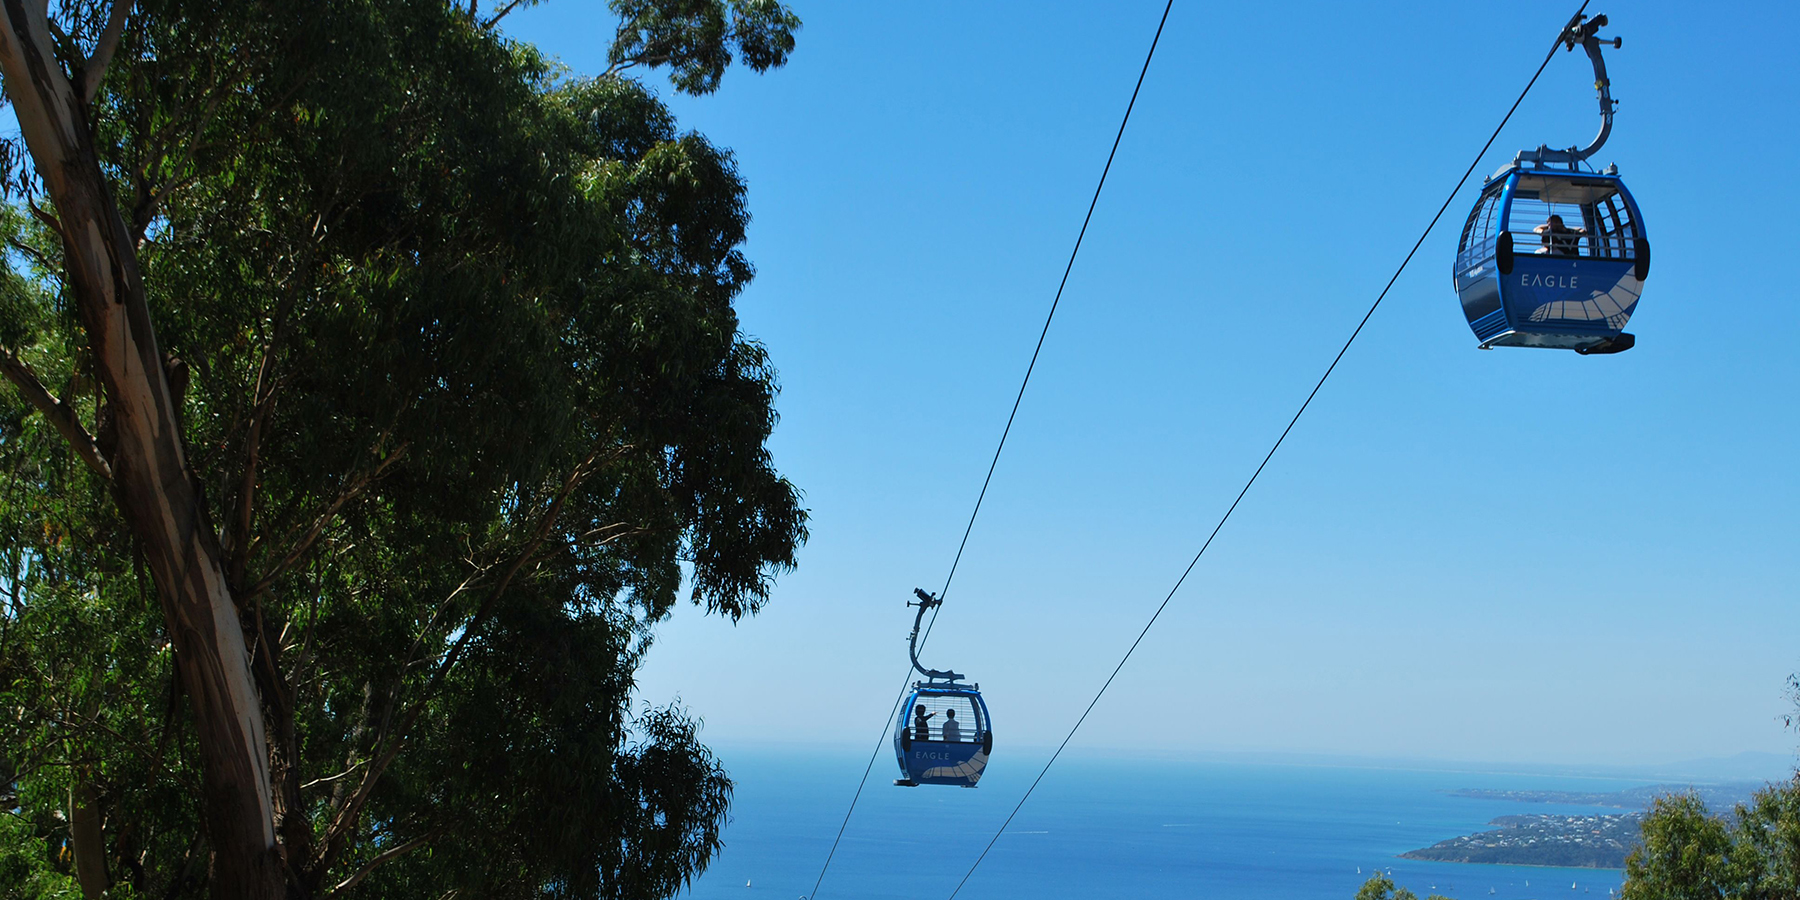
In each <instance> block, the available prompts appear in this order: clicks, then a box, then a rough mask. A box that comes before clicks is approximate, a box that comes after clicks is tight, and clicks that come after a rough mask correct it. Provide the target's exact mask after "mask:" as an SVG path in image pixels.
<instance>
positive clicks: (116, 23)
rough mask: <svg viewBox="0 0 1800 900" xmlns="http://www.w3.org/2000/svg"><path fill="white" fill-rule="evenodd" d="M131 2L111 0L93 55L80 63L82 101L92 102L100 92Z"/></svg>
mask: <svg viewBox="0 0 1800 900" xmlns="http://www.w3.org/2000/svg"><path fill="white" fill-rule="evenodd" d="M131 4H132V0H113V5H112V13H111V14H110V15H108V16H107V19H106V30H105V31H102V32H100V42H99V43H98V44H95V45H94V55H93V56H90V57H88V60H87V62H85V63H82V65H81V101H82V102H83V103H93V102H94V95H95V94H98V93H100V80H101V78H103V77H105V75H106V67H107V65H108V64H109V63H111V62H112V57H113V51H115V50H118V49H119V38H120V37H121V36H123V35H124V34H125V19H126V18H127V17H128V16H129V15H130V13H131Z"/></svg>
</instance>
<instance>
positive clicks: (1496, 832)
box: [1400, 783, 1762, 869]
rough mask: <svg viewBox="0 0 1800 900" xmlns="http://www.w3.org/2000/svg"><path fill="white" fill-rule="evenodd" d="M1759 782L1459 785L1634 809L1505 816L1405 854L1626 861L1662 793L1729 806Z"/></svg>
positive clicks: (1606, 864)
mask: <svg viewBox="0 0 1800 900" xmlns="http://www.w3.org/2000/svg"><path fill="white" fill-rule="evenodd" d="M1760 787H1762V785H1761V784H1751V783H1743V784H1728V785H1668V784H1659V785H1651V786H1648V787H1637V788H1629V789H1627V790H1623V791H1613V792H1609V793H1595V792H1576V791H1495V790H1476V789H1467V790H1457V791H1450V792H1449V793H1450V795H1451V796H1455V797H1469V798H1473V799H1478V800H1511V801H1514V802H1519V803H1557V804H1564V805H1571V806H1598V807H1607V808H1612V809H1624V810H1630V811H1629V812H1622V813H1594V814H1589V815H1567V814H1554V813H1534V814H1528V815H1511V816H1500V817H1499V818H1496V819H1493V820H1492V821H1490V822H1489V823H1488V824H1489V825H1495V826H1498V827H1496V828H1494V829H1491V830H1489V831H1483V832H1479V833H1476V834H1469V835H1463V836H1461V837H1454V838H1451V839H1449V840H1445V841H1439V842H1437V843H1435V844H1432V845H1431V846H1429V847H1422V848H1420V849H1418V850H1409V851H1407V852H1405V853H1402V854H1400V858H1402V859H1422V860H1433V861H1436V862H1459V863H1481V864H1487V865H1513V866H1562V867H1567V868H1580V869H1623V868H1624V867H1625V858H1626V857H1627V856H1629V855H1631V851H1632V850H1633V849H1634V848H1636V847H1637V845H1638V832H1639V828H1640V826H1641V825H1642V824H1643V820H1644V810H1646V809H1648V808H1649V806H1650V804H1651V803H1652V802H1653V801H1654V800H1655V799H1656V798H1658V797H1663V796H1667V795H1669V794H1679V793H1693V794H1695V795H1697V796H1699V798H1700V800H1701V802H1702V803H1705V804H1706V806H1707V807H1708V808H1709V809H1713V810H1726V809H1730V808H1732V807H1733V806H1735V805H1737V804H1738V803H1741V802H1744V801H1746V800H1748V799H1749V798H1750V794H1751V793H1752V792H1753V791H1755V790H1756V789H1758V788H1760Z"/></svg>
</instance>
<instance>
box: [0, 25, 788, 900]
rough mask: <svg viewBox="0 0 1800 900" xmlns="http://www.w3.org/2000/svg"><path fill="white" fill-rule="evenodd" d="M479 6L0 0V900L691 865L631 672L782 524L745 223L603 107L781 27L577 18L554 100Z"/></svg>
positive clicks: (719, 158)
mask: <svg viewBox="0 0 1800 900" xmlns="http://www.w3.org/2000/svg"><path fill="white" fill-rule="evenodd" d="M527 2H529V0H527ZM519 5H520V3H519V2H518V0H513V2H509V3H503V4H497V5H496V6H495V7H493V8H487V9H483V8H481V7H480V5H479V3H478V2H475V0H471V2H469V3H466V4H465V3H461V2H457V3H445V2H442V0H435V2H434V0H363V2H355V3H281V2H273V0H210V2H208V0H140V2H137V3H135V4H134V3H132V2H129V0H111V2H99V0H82V2H78V0H71V2H64V3H60V4H59V5H57V6H55V7H54V8H52V7H50V6H49V5H48V4H47V2H46V0H4V3H3V4H0V78H3V79H4V87H5V91H6V98H7V100H8V101H9V102H10V104H11V106H12V109H13V112H14V114H15V115H16V117H17V119H18V122H19V126H20V135H21V137H20V138H19V139H18V140H16V141H13V142H10V143H9V144H7V145H6V147H5V148H4V149H5V155H4V163H5V169H4V173H3V174H4V180H5V188H6V196H7V203H6V205H5V209H4V210H3V211H0V230H3V231H4V236H5V239H6V241H7V245H8V250H7V252H6V254H5V257H4V259H5V263H6V265H5V267H4V271H0V373H3V374H4V375H5V380H6V382H7V383H8V384H10V386H11V391H10V392H7V393H8V395H7V396H4V397H0V519H3V522H0V525H3V526H4V531H3V532H0V588H4V593H5V595H6V596H5V598H4V600H5V611H4V613H3V614H0V806H5V807H7V808H6V810H5V812H7V813H10V815H3V816H0V893H4V892H8V891H10V892H11V895H13V896H33V895H39V894H41V895H45V896H50V895H56V894H58V893H59V892H61V891H65V890H68V889H70V885H72V884H73V885H78V886H79V889H80V891H81V892H82V893H83V894H85V895H86V896H90V897H93V896H99V895H100V894H102V893H109V895H111V896H151V895H154V896H163V897H180V896H193V895H199V894H208V893H209V894H210V895H211V896H214V897H231V898H236V897H275V896H290V897H317V896H325V895H332V894H349V893H363V894H370V895H379V896H389V895H391V896H397V897H398V896H408V897H410V896H426V895H429V896H431V897H442V896H446V895H447V894H449V895H458V896H503V897H504V896H520V897H524V896H540V895H556V896H588V897H653V896H667V895H669V894H672V893H673V892H675V891H676V890H678V889H679V887H680V886H681V885H682V884H683V883H684V882H685V881H686V880H687V879H688V878H691V877H692V876H693V875H694V874H695V873H697V872H698V871H700V870H701V869H703V868H704V866H705V865H706V863H707V861H708V860H709V859H710V858H711V856H712V854H713V853H715V852H716V850H717V849H718V847H719V832H720V828H721V827H722V825H723V822H724V817H725V813H726V808H727V805H728V802H729V797H730V789H731V784H730V781H729V779H728V778H727V777H726V775H725V773H724V771H723V769H722V768H721V767H720V766H719V764H718V762H717V760H716V759H715V758H714V757H713V756H712V755H711V754H710V753H709V752H708V751H707V749H706V748H705V747H704V746H703V745H702V744H700V742H699V741H698V738H697V733H696V725H695V723H694V721H693V720H691V719H690V718H688V717H687V716H686V715H685V714H684V713H683V712H682V711H681V710H680V709H678V708H661V709H656V708H637V709H634V708H633V702H632V699H631V686H632V678H633V672H634V671H635V669H636V667H637V665H638V663H639V661H640V659H641V658H642V655H643V654H644V653H645V652H646V650H647V649H648V647H649V644H650V640H651V636H652V628H653V626H654V625H655V623H656V622H658V621H660V620H661V619H663V618H664V617H666V616H667V615H668V614H669V612H670V610H671V609H672V607H673V606H674V605H675V604H676V603H677V601H678V598H679V596H680V595H681V594H682V593H683V592H684V591H685V593H686V595H687V596H689V597H690V598H691V599H692V600H693V601H694V602H696V603H697V604H699V605H701V606H702V607H704V608H705V609H706V610H708V611H710V612H713V613H716V614H720V615H724V616H727V617H730V618H731V619H733V620H736V619H738V618H739V617H741V616H743V615H746V614H750V613H754V612H755V611H756V610H757V609H759V608H760V607H761V605H762V604H763V603H764V602H765V601H766V600H767V599H768V596H769V590H770V587H771V579H772V578H773V577H774V576H775V575H776V574H778V573H779V572H780V571H782V570H784V569H786V568H789V567H791V566H792V564H793V561H794V552H795V550H796V548H797V546H798V545H799V543H800V542H802V541H803V540H804V539H805V534H806V532H805V514H804V511H803V510H802V509H801V508H800V505H799V498H798V494H797V492H796V490H795V489H794V487H793V486H792V485H791V484H789V483H788V482H787V481H786V480H785V479H784V478H782V477H781V475H780V474H779V473H778V472H777V471H776V470H775V468H774V465H773V462H772V460H771V458H770V455H769V452H768V450H767V447H766V441H767V438H768V436H769V434H770V432H771V429H772V427H773V424H774V417H775V414H774V406H773V404H774V396H775V389H776V388H775V375H774V370H773V368H772V367H771V364H770V362H769V360H768V358H767V356H766V354H765V353H764V351H763V349H762V347H761V346H760V345H758V344H757V343H756V342H755V341H753V340H752V339H750V338H748V337H747V336H745V335H744V334H742V332H741V331H740V329H739V326H738V321H737V318H736V315H735V313H734V311H733V308H732V303H733V301H734V299H735V297H736V296H737V295H738V294H739V292H740V291H741V290H742V289H743V287H744V286H745V284H746V283H747V282H748V281H749V280H750V278H751V275H752V270H751V267H750V265H749V263H748V262H747V260H746V259H745V258H744V256H743V255H742V252H741V249H740V247H741V244H742V242H743V238H744V229H745V227H746V224H747V221H748V212H747V207H746V196H745V187H744V185H743V183H742V180H741V179H740V178H739V176H738V174H737V171H736V169H735V167H734V165H733V162H732V158H731V155H730V154H729V152H728V151H725V150H723V149H721V148H718V147H716V146H714V145H712V144H711V143H710V142H708V141H707V140H706V139H705V138H704V137H703V136H701V135H699V134H695V133H692V132H685V133H684V132H682V131H681V130H680V129H679V128H678V127H677V125H676V122H675V120H674V118H673V116H672V115H671V114H670V112H669V111H668V109H667V108H666V107H665V106H664V105H663V104H662V103H661V102H660V101H659V100H658V99H657V97H656V96H655V93H654V92H653V91H652V90H651V89H650V88H649V87H647V86H646V85H645V84H644V83H643V82H642V81H640V80H639V79H640V78H641V76H642V73H646V72H650V71H652V70H655V69H658V68H659V67H660V68H666V71H667V72H668V73H669V75H670V79H671V81H672V82H673V84H674V86H675V87H676V89H678V90H682V91H686V92H690V93H705V92H709V91H712V90H714V89H716V88H717V86H718V84H719V80H720V78H721V77H722V75H723V73H724V72H725V71H726V70H727V68H728V67H729V66H730V65H731V64H732V63H733V62H734V61H736V62H741V63H742V64H744V65H746V66H747V67H749V68H750V69H752V70H754V71H764V70H767V69H770V68H774V67H778V66H781V65H783V64H784V63H785V62H786V60H787V58H788V54H789V53H790V52H791V50H792V48H793V34H794V32H795V31H796V30H797V29H798V27H799V21H798V19H797V18H795V17H794V15H793V14H792V13H791V12H790V11H789V10H788V9H787V8H786V7H784V6H782V5H781V4H780V3H778V2H775V0H613V3H612V6H613V11H614V13H615V14H616V16H617V19H618V23H619V24H618V29H617V32H616V33H615V34H614V35H613V40H612V50H611V53H610V55H609V61H610V65H609V68H608V70H607V71H606V72H604V73H600V74H598V75H596V76H594V77H591V78H581V77H575V76H572V75H568V74H566V73H563V72H561V71H560V70H559V69H558V68H557V67H556V66H555V65H553V64H552V63H550V62H548V61H546V60H544V59H542V58H541V57H540V56H539V55H538V54H537V53H536V52H535V51H534V50H533V49H532V48H531V47H529V46H525V45H521V44H517V43H514V42H511V41H509V40H507V39H506V37H505V36H504V35H503V34H502V33H501V32H500V31H499V28H498V23H499V22H500V21H501V19H502V18H503V17H504V16H505V15H506V14H508V13H509V12H511V11H512V10H513V9H514V8H516V7H518V6H519ZM684 584H685V588H684Z"/></svg>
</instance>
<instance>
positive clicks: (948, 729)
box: [894, 589, 994, 788]
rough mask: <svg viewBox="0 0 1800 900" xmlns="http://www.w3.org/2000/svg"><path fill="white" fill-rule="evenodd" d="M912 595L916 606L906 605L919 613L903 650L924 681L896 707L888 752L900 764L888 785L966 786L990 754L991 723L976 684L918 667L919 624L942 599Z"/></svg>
mask: <svg viewBox="0 0 1800 900" xmlns="http://www.w3.org/2000/svg"><path fill="white" fill-rule="evenodd" d="M913 594H914V595H915V596H917V597H918V598H919V602H918V603H916V604H914V603H908V604H907V605H908V606H917V607H918V608H919V612H918V615H916V616H914V617H913V629H912V637H911V638H909V639H908V650H909V652H910V653H911V655H912V664H913V668H915V669H917V670H918V671H919V673H920V674H922V675H924V676H925V680H924V681H919V682H914V683H913V689H912V693H910V694H908V695H907V697H906V701H905V702H904V703H902V704H900V719H899V721H897V722H895V723H894V754H895V756H896V757H897V758H898V759H899V762H900V777H899V778H896V779H894V783H895V784H897V785H900V786H901V787H917V786H919V785H921V784H948V785H956V786H958V787H971V788H972V787H974V786H975V783H976V782H978V781H980V780H981V773H982V772H983V771H985V770H986V769H987V762H988V754H990V753H993V752H994V731H993V723H992V721H991V720H990V719H989V718H988V710H987V704H986V703H984V702H982V699H981V686H980V685H978V684H967V683H964V682H963V676H961V675H958V674H956V673H955V672H949V671H941V670H938V669H927V668H925V667H924V666H923V665H920V664H919V624H920V622H921V621H923V620H924V618H925V611H926V610H928V609H931V608H933V607H935V606H937V605H938V604H940V603H942V602H943V601H942V600H940V599H938V598H937V597H934V596H932V595H931V594H928V593H926V592H924V591H922V590H918V589H914V591H913Z"/></svg>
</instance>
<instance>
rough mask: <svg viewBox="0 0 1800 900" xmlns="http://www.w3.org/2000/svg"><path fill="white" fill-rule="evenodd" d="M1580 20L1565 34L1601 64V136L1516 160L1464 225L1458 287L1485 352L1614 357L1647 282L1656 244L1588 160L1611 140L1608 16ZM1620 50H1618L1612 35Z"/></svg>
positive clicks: (1619, 183)
mask: <svg viewBox="0 0 1800 900" xmlns="http://www.w3.org/2000/svg"><path fill="white" fill-rule="evenodd" d="M1584 19H1586V17H1585V16H1582V15H1577V16H1576V17H1575V18H1574V19H1573V20H1572V21H1571V22H1570V23H1569V26H1568V28H1567V29H1565V30H1564V32H1563V38H1562V41H1563V46H1564V49H1565V50H1572V49H1574V48H1575V46H1577V45H1580V46H1581V47H1582V48H1583V49H1585V50H1586V51H1587V55H1588V58H1589V60H1591V61H1592V62H1593V65H1594V87H1595V89H1596V91H1598V93H1599V95H1600V116H1601V125H1600V133H1599V134H1598V135H1597V136H1595V138H1594V140H1593V142H1592V143H1590V144H1589V145H1588V146H1586V147H1582V148H1571V149H1567V150H1551V149H1549V148H1548V147H1544V146H1540V147H1538V148H1537V149H1536V150H1526V151H1521V152H1520V153H1519V154H1518V155H1517V156H1515V157H1514V158H1513V160H1512V162H1510V163H1508V164H1507V165H1506V167H1505V168H1503V169H1501V170H1500V171H1498V172H1496V173H1494V174H1493V175H1492V176H1490V177H1489V178H1488V180H1487V183H1486V184H1485V185H1483V187H1482V190H1481V196H1480V198H1479V199H1477V200H1476V202H1475V208H1474V210H1472V211H1471V212H1470V213H1469V218H1468V221H1467V222H1465V223H1464V225H1463V230H1462V240H1461V243H1460V245H1459V246H1458V248H1457V253H1456V265H1455V271H1454V274H1455V278H1456V293H1457V297H1458V298H1459V299H1460V300H1461V301H1462V308H1463V316H1464V317H1465V318H1466V319H1468V322H1469V328H1470V329H1472V330H1473V331H1474V332H1475V338H1476V340H1478V341H1480V342H1481V348H1482V349H1484V350H1486V349H1490V348H1493V347H1549V348H1554V349H1564V350H1574V351H1575V352H1577V353H1581V354H1584V355H1585V354H1590V353H1618V352H1621V351H1624V350H1629V349H1631V347H1632V346H1633V345H1634V344H1636V343H1637V339H1636V337H1634V336H1633V335H1630V334H1627V333H1626V332H1625V325H1626V323H1627V322H1629V321H1631V316H1632V313H1634V312H1635V311H1636V310H1637V304H1638V298H1639V297H1640V296H1641V295H1642V294H1643V292H1644V280H1645V279H1646V278H1648V277H1649V274H1650V238H1649V236H1648V235H1647V234H1646V232H1645V230H1644V217H1643V215H1642V214H1641V213H1639V212H1638V206H1637V201H1636V200H1634V199H1632V196H1631V192H1630V191H1628V190H1626V188H1625V182H1624V181H1623V180H1622V179H1621V178H1620V177H1619V173H1618V167H1617V166H1608V167H1607V168H1606V169H1605V171H1600V172H1595V171H1591V170H1590V169H1587V168H1584V165H1585V163H1586V160H1587V159H1588V158H1589V157H1590V156H1592V155H1593V154H1594V153H1595V152H1596V151H1598V150H1599V149H1600V147H1601V145H1603V144H1605V143H1606V139H1607V137H1608V136H1609V135H1610V134H1611V133H1612V117H1613V106H1614V105H1615V103H1616V101H1614V100H1613V99H1612V92H1611V84H1610V82H1609V81H1608V80H1607V77H1606V62H1605V61H1604V60H1603V59H1602V57H1601V54H1600V50H1601V46H1602V41H1601V39H1600V38H1599V36H1598V35H1597V32H1598V31H1599V30H1600V28H1601V27H1603V26H1604V25H1606V17H1605V16H1603V15H1602V16H1595V17H1593V18H1592V19H1591V20H1586V21H1584ZM1611 43H1612V45H1613V47H1615V48H1617V47H1620V46H1622V45H1623V41H1621V40H1620V39H1618V38H1614V39H1613V40H1612V41H1611Z"/></svg>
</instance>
